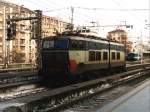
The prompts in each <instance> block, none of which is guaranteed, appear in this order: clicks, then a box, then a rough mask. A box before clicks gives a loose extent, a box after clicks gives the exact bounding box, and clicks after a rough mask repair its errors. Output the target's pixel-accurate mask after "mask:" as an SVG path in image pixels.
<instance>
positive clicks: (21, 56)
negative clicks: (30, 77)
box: [0, 0, 36, 63]
mask: <svg viewBox="0 0 150 112" xmlns="http://www.w3.org/2000/svg"><path fill="white" fill-rule="evenodd" d="M8 15H10V17H11V18H12V17H30V16H32V15H34V12H33V11H31V10H29V9H27V8H25V7H23V6H18V5H15V4H12V3H9V2H5V1H2V0H1V1H0V63H4V62H6V61H7V62H8V63H30V62H31V61H32V60H35V58H36V57H35V55H34V53H35V52H34V51H36V50H35V42H34V40H31V31H30V27H31V25H30V21H29V20H27V21H19V22H17V24H16V29H17V30H16V37H14V38H15V39H14V40H12V41H7V40H6V38H7V35H6V19H7V16H8ZM33 49H34V50H33ZM31 59H32V60H31Z"/></svg>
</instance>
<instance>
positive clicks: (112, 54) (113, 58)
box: [111, 52, 116, 60]
mask: <svg viewBox="0 0 150 112" xmlns="http://www.w3.org/2000/svg"><path fill="white" fill-rule="evenodd" d="M111 59H112V60H115V59H116V56H115V52H112V53H111Z"/></svg>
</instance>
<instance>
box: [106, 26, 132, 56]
mask: <svg viewBox="0 0 150 112" xmlns="http://www.w3.org/2000/svg"><path fill="white" fill-rule="evenodd" d="M107 39H109V40H114V41H118V42H120V43H123V44H124V45H125V47H126V54H127V53H129V52H131V50H132V42H130V41H129V40H128V35H127V32H126V31H124V30H121V29H116V30H113V31H110V32H108V35H107Z"/></svg>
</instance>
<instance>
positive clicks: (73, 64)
mask: <svg viewBox="0 0 150 112" xmlns="http://www.w3.org/2000/svg"><path fill="white" fill-rule="evenodd" d="M124 51H125V47H124V44H121V43H118V42H113V41H109V40H107V39H102V38H100V37H93V36H87V35H86V36H85V35H81V34H70V35H65V34H64V35H58V36H54V37H47V38H44V39H43V41H42V50H41V56H42V69H41V70H40V74H42V75H43V76H44V78H46V79H47V78H51V77H63V78H68V77H69V78H72V77H76V76H80V75H82V76H86V73H88V72H90V71H94V70H111V69H116V68H118V69H124V68H125V66H126V63H125V52H124Z"/></svg>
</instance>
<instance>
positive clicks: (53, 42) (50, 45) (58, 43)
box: [43, 39, 69, 49]
mask: <svg viewBox="0 0 150 112" xmlns="http://www.w3.org/2000/svg"><path fill="white" fill-rule="evenodd" d="M68 46H69V40H68V39H50V40H44V41H43V49H67V48H68Z"/></svg>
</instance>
